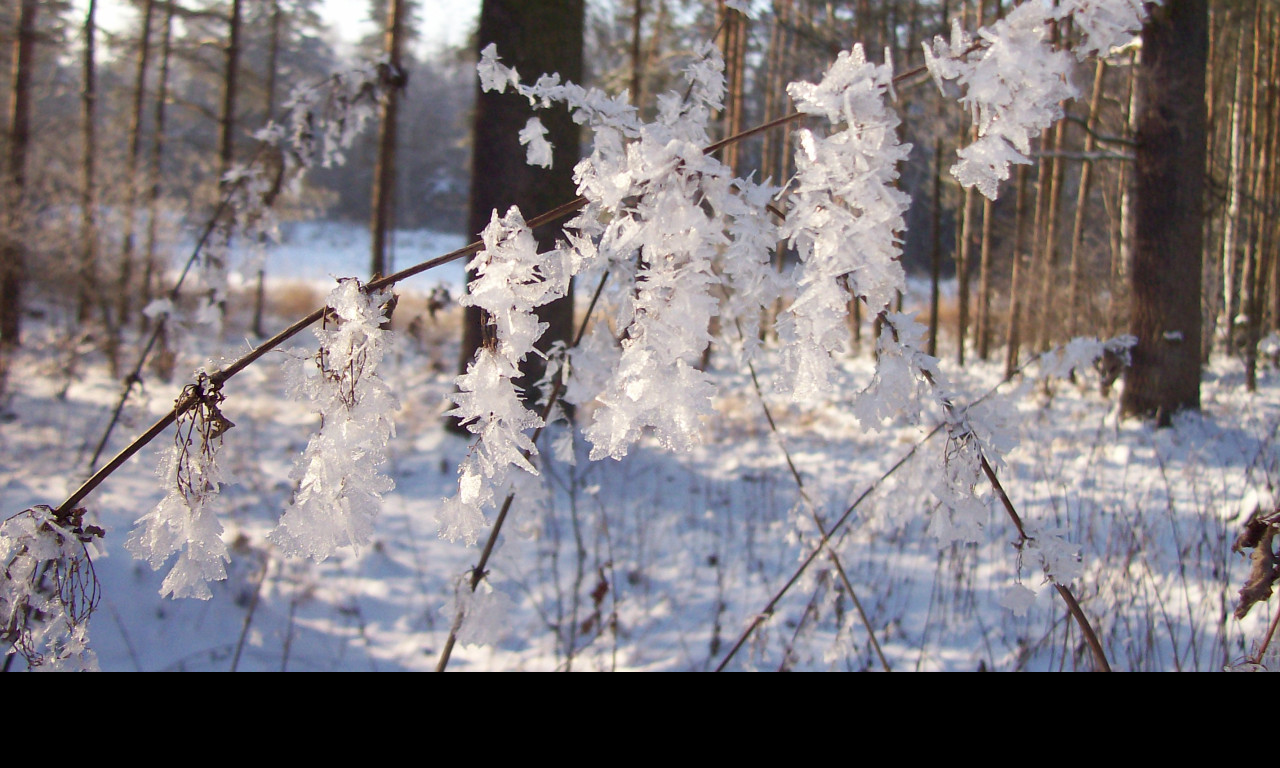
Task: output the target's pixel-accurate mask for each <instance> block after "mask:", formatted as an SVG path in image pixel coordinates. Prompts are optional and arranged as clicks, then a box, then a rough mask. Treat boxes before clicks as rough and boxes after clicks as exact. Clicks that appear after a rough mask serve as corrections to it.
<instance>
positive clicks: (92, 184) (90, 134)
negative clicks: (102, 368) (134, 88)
mask: <svg viewBox="0 0 1280 768" xmlns="http://www.w3.org/2000/svg"><path fill="white" fill-rule="evenodd" d="M97 13H98V3H97V0H89V8H88V10H87V11H86V12H85V18H84V61H83V65H84V89H83V90H82V91H81V93H80V99H81V106H82V109H83V112H84V115H83V120H84V122H83V125H82V126H81V130H82V140H83V142H84V147H83V156H82V165H81V171H82V173H83V186H82V188H81V194H80V247H81V249H82V250H81V253H80V285H79V286H78V288H77V291H76V293H77V297H76V312H77V319H78V320H79V321H80V322H84V321H85V320H87V319H88V318H89V311H90V304H91V302H92V300H93V297H92V295H91V294H92V293H93V291H94V289H95V286H96V284H97V276H98V275H97V273H98V217H97V212H98V209H97V206H98V194H97V184H98V168H97V154H98V153H97V147H98V132H97V123H98V87H97V85H98V62H97V46H96V43H97V37H98V23H97ZM108 335H113V334H111V332H110V329H108Z"/></svg>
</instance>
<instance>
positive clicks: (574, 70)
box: [449, 0, 586, 431]
mask: <svg viewBox="0 0 1280 768" xmlns="http://www.w3.org/2000/svg"><path fill="white" fill-rule="evenodd" d="M585 13H586V9H585V3H584V0H536V2H535V1H534V0H484V3H483V5H482V6H481V10H480V27H479V33H478V35H477V39H476V44H477V45H478V46H479V47H478V50H483V49H484V48H485V47H486V46H488V45H489V44H491V43H493V44H496V45H497V48H498V55H499V56H501V57H502V60H503V62H504V63H505V64H507V66H511V67H514V68H516V69H517V70H518V71H519V72H520V73H521V74H522V75H523V76H524V77H525V78H535V77H537V76H538V75H540V74H541V73H543V72H558V73H560V76H561V78H562V79H563V80H571V81H574V82H581V81H582V75H583V56H582V47H583V33H584V28H585ZM532 116H533V112H532V110H531V109H530V107H529V102H528V100H527V99H525V98H524V97H523V96H519V95H517V94H514V93H510V92H508V93H502V94H499V93H493V92H490V93H480V92H479V91H478V86H477V101H476V109H475V122H474V124H473V125H474V127H473V131H472V136H473V153H474V154H473V156H472V176H471V201H470V211H471V212H470V219H469V224H468V232H470V233H471V234H472V235H474V236H475V237H476V238H477V239H478V237H479V233H480V232H482V231H483V230H484V228H485V227H487V226H488V225H489V221H490V219H491V217H492V215H493V213H494V212H495V211H496V212H497V213H498V214H499V215H503V214H505V213H506V212H507V210H508V209H509V208H510V207H511V206H513V205H515V206H519V207H520V210H521V211H522V212H523V213H524V214H525V215H526V216H528V217H532V216H534V215H536V214H538V213H541V212H543V211H548V210H551V209H552V208H554V207H555V206H557V205H559V204H561V203H563V202H565V201H567V200H572V199H573V198H574V196H575V193H576V189H577V188H576V185H575V184H574V181H573V167H574V165H575V164H576V163H577V162H578V159H579V154H580V149H579V147H580V142H579V138H578V135H579V134H578V127H577V125H576V124H575V123H574V122H573V120H572V118H571V117H570V116H569V112H568V110H567V109H565V108H564V107H563V106H557V107H556V108H554V109H551V110H544V111H542V112H540V113H539V117H540V118H541V120H542V123H543V125H544V126H545V127H546V128H547V133H548V135H547V139H548V140H549V141H550V142H551V144H552V145H553V147H554V152H553V159H552V167H551V168H550V169H545V168H534V167H530V166H529V165H528V163H527V162H525V157H526V152H525V149H524V147H522V146H521V145H520V142H519V138H518V135H519V132H520V130H521V129H522V128H524V126H525V123H526V122H527V121H528V120H529V118H530V117H532ZM534 234H535V236H536V238H537V240H538V244H539V247H540V248H542V249H549V248H553V247H554V246H555V240H556V235H557V234H558V230H556V229H555V228H551V227H544V228H542V229H540V230H538V231H537V232H535V233H534ZM472 277H474V275H472V274H470V273H468V275H467V279H468V280H470V279H471V278H472ZM538 316H539V317H540V318H541V319H542V321H543V322H545V323H548V324H549V327H548V328H547V330H546V332H545V333H543V335H542V338H540V339H539V341H538V348H539V349H542V350H544V351H545V350H547V349H549V348H550V347H551V345H552V344H553V343H554V342H556V341H563V342H566V343H567V342H570V341H572V334H573V292H572V289H571V290H570V292H569V295H568V296H566V297H564V298H563V299H560V300H559V301H556V302H552V303H551V304H548V305H546V306H544V307H540V308H539V312H538ZM484 323H485V318H484V317H483V313H482V312H481V310H480V309H479V308H478V307H467V308H466V313H465V316H464V321H463V336H462V351H461V360H460V364H459V368H460V370H461V371H462V372H465V371H466V369H467V366H468V365H470V363H471V361H472V359H473V358H474V357H475V354H476V351H477V350H478V349H479V348H480V345H481V344H482V343H483V340H484ZM542 372H543V364H542V361H541V358H539V357H538V356H536V355H530V356H529V357H528V359H527V360H526V367H525V368H523V369H522V374H523V375H522V378H521V380H520V381H519V382H517V385H518V386H522V387H524V388H525V390H526V392H527V391H528V390H529V389H530V388H531V385H532V384H534V383H536V382H537V381H538V380H539V379H540V378H541V376H542ZM449 426H450V428H451V429H453V430H455V431H465V430H463V429H462V428H460V427H459V426H458V425H457V424H456V423H455V422H454V421H452V420H450V422H449Z"/></svg>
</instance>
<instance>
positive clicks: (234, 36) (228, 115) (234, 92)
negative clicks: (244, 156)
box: [218, 0, 242, 179]
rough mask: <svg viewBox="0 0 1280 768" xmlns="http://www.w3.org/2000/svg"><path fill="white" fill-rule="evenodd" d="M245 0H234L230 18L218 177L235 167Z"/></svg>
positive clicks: (224, 75)
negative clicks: (242, 23) (241, 40)
mask: <svg viewBox="0 0 1280 768" xmlns="http://www.w3.org/2000/svg"><path fill="white" fill-rule="evenodd" d="M241 2H242V0H231V15H230V17H229V18H228V19H227V25H228V29H227V50H226V68H225V71H224V73H223V88H222V117H221V120H220V121H219V131H218V169H219V173H218V177H219V179H221V178H222V177H223V176H225V175H226V174H227V172H228V171H230V170H231V164H232V163H233V162H234V161H235V146H236V136H235V131H236V97H237V96H238V95H239V93H238V91H239V77H240V26H241V24H240V19H241V6H240V4H241Z"/></svg>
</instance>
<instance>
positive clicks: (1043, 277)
mask: <svg viewBox="0 0 1280 768" xmlns="http://www.w3.org/2000/svg"><path fill="white" fill-rule="evenodd" d="M1066 137H1067V124H1066V121H1065V120H1060V121H1058V124H1057V125H1056V126H1054V127H1053V159H1052V160H1050V161H1049V166H1050V169H1051V170H1050V173H1049V196H1048V199H1047V200H1046V201H1045V211H1044V250H1043V259H1042V262H1041V267H1042V271H1041V272H1040V329H1039V332H1038V333H1037V334H1036V351H1037V352H1048V351H1049V347H1050V346H1052V344H1053V340H1054V333H1053V329H1054V326H1055V325H1056V324H1058V323H1061V322H1062V321H1064V320H1065V319H1066V318H1064V317H1063V315H1064V314H1065V313H1064V311H1063V308H1062V307H1061V306H1055V305H1054V301H1053V289H1054V286H1055V283H1056V280H1057V277H1058V274H1057V273H1058V216H1059V209H1060V208H1061V202H1062V182H1063V176H1064V175H1065V172H1066V164H1065V163H1064V162H1063V160H1062V152H1063V150H1064V149H1066V143H1067V142H1066Z"/></svg>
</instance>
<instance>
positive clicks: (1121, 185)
mask: <svg viewBox="0 0 1280 768" xmlns="http://www.w3.org/2000/svg"><path fill="white" fill-rule="evenodd" d="M1138 56H1139V55H1138V54H1130V58H1129V77H1128V93H1127V94H1126V98H1125V100H1124V102H1123V104H1124V136H1125V138H1132V137H1133V136H1134V134H1135V133H1136V131H1135V129H1134V125H1133V120H1134V116H1135V115H1137V113H1138V109H1137V87H1136V84H1137V72H1138ZM1129 181H1130V165H1129V164H1128V163H1121V164H1120V167H1119V169H1118V170H1117V171H1116V198H1117V200H1118V204H1117V207H1118V208H1119V211H1118V214H1117V216H1116V225H1115V228H1114V230H1113V234H1112V247H1111V290H1110V291H1109V292H1108V297H1109V298H1108V307H1107V322H1108V326H1107V335H1108V336H1115V335H1116V333H1117V332H1118V330H1119V328H1120V327H1121V322H1120V321H1121V317H1120V308H1121V307H1122V306H1126V305H1127V301H1121V299H1125V298H1127V287H1126V278H1127V276H1128V275H1129V274H1131V273H1132V271H1133V238H1132V236H1131V230H1132V229H1133V227H1132V225H1131V222H1132V221H1133V194H1132V190H1131V185H1130V183H1129Z"/></svg>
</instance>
